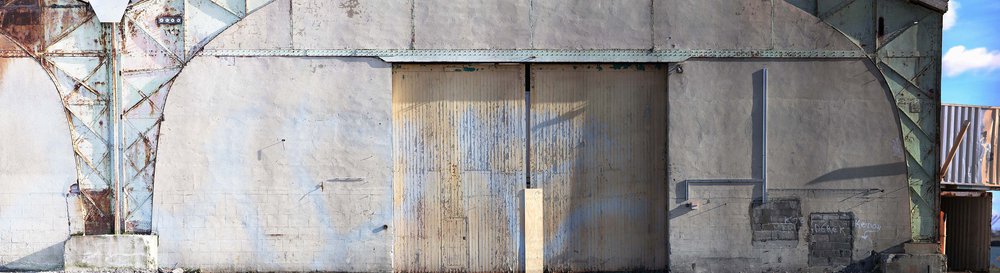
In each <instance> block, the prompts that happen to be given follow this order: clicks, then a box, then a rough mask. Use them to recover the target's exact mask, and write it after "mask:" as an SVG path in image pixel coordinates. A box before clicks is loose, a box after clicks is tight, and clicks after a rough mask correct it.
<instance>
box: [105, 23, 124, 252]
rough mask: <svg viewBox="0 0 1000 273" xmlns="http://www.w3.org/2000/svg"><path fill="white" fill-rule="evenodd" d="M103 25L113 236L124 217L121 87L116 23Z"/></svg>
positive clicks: (117, 231) (118, 231)
mask: <svg viewBox="0 0 1000 273" xmlns="http://www.w3.org/2000/svg"><path fill="white" fill-rule="evenodd" d="M103 25H104V26H105V27H104V35H107V36H108V38H107V41H108V43H107V44H105V54H107V56H105V58H107V62H108V74H109V75H108V76H109V78H108V79H109V80H108V82H109V84H108V86H109V87H110V88H111V92H110V93H111V100H110V103H111V107H109V108H111V109H110V110H111V129H112V130H113V131H112V133H111V146H112V151H113V155H112V167H111V174H112V179H114V187H115V188H114V190H113V191H112V194H113V195H114V200H115V204H114V212H115V213H114V217H115V218H114V221H115V224H114V228H115V234H121V233H122V225H121V223H122V218H123V217H124V215H122V212H123V211H125V210H124V196H125V195H124V190H123V189H122V170H123V168H122V167H123V166H122V158H121V155H122V151H121V150H122V145H121V137H122V120H121V118H122V116H121V105H120V103H121V102H120V100H119V96H120V95H121V94H119V93H118V89H119V87H120V86H121V85H120V82H119V80H120V79H119V77H118V52H117V47H118V23H110V24H107V23H105V24H103Z"/></svg>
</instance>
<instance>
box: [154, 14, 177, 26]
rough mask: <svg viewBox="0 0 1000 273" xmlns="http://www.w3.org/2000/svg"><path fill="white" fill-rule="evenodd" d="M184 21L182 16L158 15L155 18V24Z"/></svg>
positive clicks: (170, 23) (173, 23) (171, 23)
mask: <svg viewBox="0 0 1000 273" xmlns="http://www.w3.org/2000/svg"><path fill="white" fill-rule="evenodd" d="M183 23H184V16H166V15H165V16H160V17H157V18H156V24H157V25H180V24H183Z"/></svg>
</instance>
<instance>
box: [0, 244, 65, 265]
mask: <svg viewBox="0 0 1000 273" xmlns="http://www.w3.org/2000/svg"><path fill="white" fill-rule="evenodd" d="M65 244H66V242H59V243H58V244H54V245H51V246H48V247H46V248H43V249H42V250H39V251H37V252H35V253H32V254H30V255H28V256H24V257H21V258H19V259H17V260H13V261H10V262H8V263H7V264H0V272H6V271H51V270H60V269H62V268H63V251H64V248H65Z"/></svg>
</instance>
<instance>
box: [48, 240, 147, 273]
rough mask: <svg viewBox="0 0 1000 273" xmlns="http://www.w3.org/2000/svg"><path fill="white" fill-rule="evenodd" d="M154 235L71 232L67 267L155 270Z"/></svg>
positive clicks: (66, 256) (67, 245)
mask: <svg viewBox="0 0 1000 273" xmlns="http://www.w3.org/2000/svg"><path fill="white" fill-rule="evenodd" d="M156 255H157V240H156V236H155V235H87V236H71V237H70V238H69V241H66V253H65V256H64V260H65V263H66V271H93V270H109V269H132V270H156V268H157V267H158V262H157V256H156Z"/></svg>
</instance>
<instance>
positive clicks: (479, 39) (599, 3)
mask: <svg viewBox="0 0 1000 273" xmlns="http://www.w3.org/2000/svg"><path fill="white" fill-rule="evenodd" d="M248 37H253V39H249V38H248ZM217 39H219V40H221V41H225V42H215V43H212V44H209V45H207V46H206V49H209V50H218V49H551V50H560V49H698V50H704V49H719V50H734V49H756V50H766V49H780V50H860V48H859V47H858V46H857V45H855V44H854V43H852V42H851V41H850V40H849V39H847V38H846V37H845V36H844V35H843V34H841V33H839V32H838V31H837V30H836V29H834V28H832V27H830V26H828V25H826V24H825V23H823V22H821V21H820V20H819V19H818V18H816V17H815V16H812V15H811V14H809V13H807V12H805V11H803V10H802V9H800V8H798V7H796V6H793V5H792V4H789V3H786V2H785V1H728V0H711V1H649V0H625V1H611V0H596V1H594V0H562V1H557V0H541V1H539V0H536V1H531V0H516V1H510V0H475V1H461V2H458V3H455V2H451V1H439V0H434V1H415V0H407V1H399V0H365V1H362V0H353V1H316V0H277V1H275V2H272V3H271V4H269V5H267V6H265V7H263V8H261V9H260V10H258V11H257V12H256V13H255V14H252V15H250V16H248V17H247V18H246V19H244V20H242V21H241V22H239V23H237V24H236V25H235V26H233V28H232V29H230V30H228V31H226V32H225V33H223V34H221V35H220V36H219V38H217Z"/></svg>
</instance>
